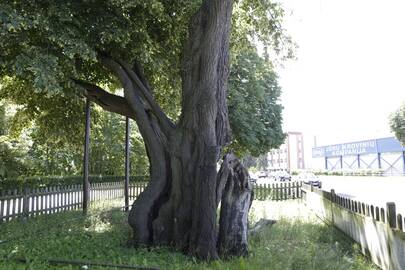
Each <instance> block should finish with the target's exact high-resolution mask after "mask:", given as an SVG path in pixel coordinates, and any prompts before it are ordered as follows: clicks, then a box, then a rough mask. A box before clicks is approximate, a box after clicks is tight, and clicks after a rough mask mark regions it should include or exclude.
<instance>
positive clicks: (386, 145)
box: [312, 137, 405, 158]
mask: <svg viewBox="0 0 405 270" xmlns="http://www.w3.org/2000/svg"><path fill="white" fill-rule="evenodd" d="M402 151H405V147H403V146H401V144H400V142H399V141H398V140H397V139H395V138H394V137H390V138H382V139H375V140H368V141H359V142H350V143H342V144H334V145H328V146H322V147H315V148H312V157H313V158H317V157H336V156H352V155H361V154H373V153H385V152H402Z"/></svg>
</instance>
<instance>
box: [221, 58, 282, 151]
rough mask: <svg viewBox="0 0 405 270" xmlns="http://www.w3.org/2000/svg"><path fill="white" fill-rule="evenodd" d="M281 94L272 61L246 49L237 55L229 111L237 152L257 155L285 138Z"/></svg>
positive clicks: (275, 145) (274, 146)
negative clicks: (269, 61)
mask: <svg viewBox="0 0 405 270" xmlns="http://www.w3.org/2000/svg"><path fill="white" fill-rule="evenodd" d="M280 94H281V89H280V86H279V85H278V82H277V75H276V73H275V72H274V71H273V68H272V66H271V64H269V63H268V62H266V61H265V60H264V59H263V58H261V57H259V56H258V55H257V53H256V52H254V51H248V52H244V53H243V54H240V55H238V56H237V57H236V61H235V62H234V64H233V66H232V69H231V76H230V80H229V99H228V100H229V103H228V105H229V115H230V123H231V126H232V131H233V135H234V140H233V148H234V150H235V152H237V153H238V154H239V155H241V156H244V155H246V154H249V153H250V154H251V155H253V156H259V155H261V154H264V153H266V152H268V151H269V149H271V148H276V147H278V146H279V145H281V144H282V143H283V141H284V137H285V136H284V134H283V131H282V127H281V119H282V115H281V113H282V109H283V107H282V106H281V105H280V104H279V97H280Z"/></svg>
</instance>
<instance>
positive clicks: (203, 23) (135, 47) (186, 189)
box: [0, 0, 289, 259]
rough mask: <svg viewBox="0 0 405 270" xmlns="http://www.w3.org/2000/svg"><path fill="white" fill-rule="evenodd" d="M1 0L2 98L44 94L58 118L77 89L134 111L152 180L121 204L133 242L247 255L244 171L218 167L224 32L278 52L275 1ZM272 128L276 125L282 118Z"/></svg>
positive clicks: (225, 131) (243, 43)
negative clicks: (127, 206)
mask: <svg viewBox="0 0 405 270" xmlns="http://www.w3.org/2000/svg"><path fill="white" fill-rule="evenodd" d="M0 3H1V6H0V7H1V9H0V20H1V25H2V28H1V30H0V31H1V32H0V40H1V41H0V51H1V59H0V78H1V84H2V90H1V92H0V93H1V94H2V95H3V97H5V98H8V99H12V100H18V101H19V104H21V105H23V106H24V108H25V109H26V111H28V112H32V114H33V115H35V114H38V112H40V111H42V110H43V109H44V108H49V104H53V106H52V108H53V109H52V110H49V109H47V111H48V113H49V112H50V113H52V114H55V115H58V116H59V117H58V118H59V119H62V120H63V118H64V117H65V118H67V117H70V116H71V115H72V114H75V110H74V109H72V108H75V107H77V105H78V104H80V102H81V101H80V99H77V98H76V96H77V94H80V93H82V92H84V94H85V95H86V96H87V97H88V98H90V99H91V100H92V101H94V102H95V103H97V104H98V105H100V106H101V107H102V108H103V109H105V110H107V111H110V112H114V113H117V114H120V115H123V116H127V117H130V118H132V119H134V120H135V121H136V123H137V126H138V129H139V131H140V133H141V135H142V137H143V140H144V143H145V149H146V152H147V155H148V158H149V162H150V183H149V185H148V187H147V188H146V190H145V191H144V192H143V193H142V194H141V195H140V197H139V199H137V200H136V201H135V202H134V204H133V207H132V209H131V212H130V215H129V223H130V225H131V226H132V228H133V230H134V243H136V244H137V245H146V246H149V245H162V244H164V245H171V246H174V247H175V248H177V249H179V250H183V251H185V252H187V253H189V254H193V255H196V256H198V257H201V258H214V259H215V258H217V257H218V256H219V252H220V253H222V254H231V255H232V254H236V255H242V254H245V253H246V251H247V246H246V244H247V234H246V222H247V211H248V209H249V203H250V184H249V181H248V175H247V172H246V170H245V169H244V168H243V167H242V166H241V165H240V163H239V162H238V161H237V160H236V159H235V158H234V157H233V156H232V155H228V156H226V158H225V160H224V161H223V163H222V165H223V166H222V168H221V170H220V172H219V173H217V164H218V162H219V161H220V158H221V156H222V155H223V154H224V153H223V148H224V147H225V146H227V145H228V144H229V142H230V139H231V132H230V125H229V120H228V108H227V101H226V97H227V88H228V75H229V66H230V60H229V59H230V49H229V47H230V35H231V32H232V33H233V36H232V37H233V39H234V42H233V43H232V44H233V45H232V48H233V51H235V52H238V51H242V50H245V49H246V48H249V49H251V48H252V47H253V46H252V42H253V40H256V41H257V42H260V43H261V44H262V45H263V47H264V48H265V51H266V50H269V48H270V47H271V48H273V49H275V51H276V52H278V53H280V52H281V53H282V50H283V48H285V47H286V46H285V44H286V43H288V42H289V40H288V38H287V37H286V36H284V35H283V33H282V30H281V28H280V18H281V17H282V10H281V9H280V8H279V6H278V5H276V4H272V3H271V2H269V1H265V0H263V1H248V0H246V1H237V2H236V3H235V9H234V11H233V6H234V3H233V1H232V0H204V1H197V0H195V1H183V0H171V1H158V0H153V1H136V0H134V1H121V0H108V1H96V0H88V1H74V0H70V1H64V2H63V4H60V2H58V1H5V0H1V1H0ZM233 13H234V15H235V16H236V17H235V16H234V17H233V18H232V14H233ZM232 21H233V23H234V24H236V28H234V29H232V28H231V25H232ZM287 47H288V46H287ZM285 55H287V56H289V51H287V54H285ZM115 89H123V95H118V94H117V93H116V92H115ZM83 90H84V91H83ZM176 108H180V110H176ZM165 111H166V113H165ZM278 111H279V110H278ZM178 112H180V114H178ZM25 117H28V118H29V117H31V115H29V114H25ZM267 122H268V121H267ZM268 128H270V129H271V125H268ZM64 130H66V132H67V133H71V134H72V136H75V132H74V131H72V130H69V128H66V129H64ZM274 132H276V133H277V134H281V129H279V126H276V128H275V131H274ZM61 136H63V135H61ZM278 136H279V137H282V135H278ZM273 145H275V144H274V143H273ZM221 200H222V205H221V214H220V215H221V217H220V226H219V228H218V225H217V208H218V204H219V202H220V201H221ZM235 228H236V229H235ZM218 231H219V232H218ZM218 234H219V235H218ZM218 239H219V240H218Z"/></svg>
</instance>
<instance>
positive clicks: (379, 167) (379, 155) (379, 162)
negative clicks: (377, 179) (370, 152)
mask: <svg viewBox="0 0 405 270" xmlns="http://www.w3.org/2000/svg"><path fill="white" fill-rule="evenodd" d="M377 161H378V169H381V168H382V166H381V153H377Z"/></svg>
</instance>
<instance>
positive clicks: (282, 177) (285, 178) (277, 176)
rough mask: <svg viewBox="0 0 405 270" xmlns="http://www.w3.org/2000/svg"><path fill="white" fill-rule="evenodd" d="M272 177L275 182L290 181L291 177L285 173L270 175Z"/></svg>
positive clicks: (279, 172) (277, 172) (278, 172)
mask: <svg viewBox="0 0 405 270" xmlns="http://www.w3.org/2000/svg"><path fill="white" fill-rule="evenodd" d="M272 177H274V180H276V181H281V182H284V181H291V175H290V174H289V173H288V172H286V171H276V172H274V173H272Z"/></svg>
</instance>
